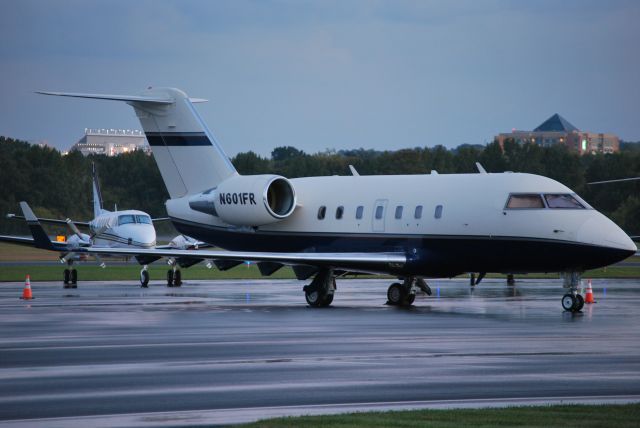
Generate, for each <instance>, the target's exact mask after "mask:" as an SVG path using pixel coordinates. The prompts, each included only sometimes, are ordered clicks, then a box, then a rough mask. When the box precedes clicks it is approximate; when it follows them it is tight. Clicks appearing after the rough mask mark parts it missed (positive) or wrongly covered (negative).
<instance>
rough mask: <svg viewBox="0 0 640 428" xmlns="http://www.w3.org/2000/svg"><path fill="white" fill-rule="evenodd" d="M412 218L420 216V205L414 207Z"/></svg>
mask: <svg viewBox="0 0 640 428" xmlns="http://www.w3.org/2000/svg"><path fill="white" fill-rule="evenodd" d="M413 218H415V219H416V220H417V219H421V218H422V205H418V206H417V207H416V210H415V211H414V213H413Z"/></svg>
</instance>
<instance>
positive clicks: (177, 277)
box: [173, 270, 182, 287]
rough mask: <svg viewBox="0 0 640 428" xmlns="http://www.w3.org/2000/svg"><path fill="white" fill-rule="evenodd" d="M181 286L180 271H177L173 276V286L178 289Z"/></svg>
mask: <svg viewBox="0 0 640 428" xmlns="http://www.w3.org/2000/svg"><path fill="white" fill-rule="evenodd" d="M181 285H182V271H180V270H177V271H176V273H175V274H173V286H174V287H180V286H181Z"/></svg>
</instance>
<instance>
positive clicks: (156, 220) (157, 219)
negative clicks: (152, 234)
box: [151, 217, 171, 223]
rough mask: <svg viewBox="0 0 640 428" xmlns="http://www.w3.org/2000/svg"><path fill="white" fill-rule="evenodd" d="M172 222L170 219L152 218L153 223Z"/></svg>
mask: <svg viewBox="0 0 640 428" xmlns="http://www.w3.org/2000/svg"><path fill="white" fill-rule="evenodd" d="M168 220H171V219H170V218H169V217H159V218H152V219H151V221H152V222H154V223H155V222H158V221H168Z"/></svg>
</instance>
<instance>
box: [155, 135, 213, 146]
mask: <svg viewBox="0 0 640 428" xmlns="http://www.w3.org/2000/svg"><path fill="white" fill-rule="evenodd" d="M145 135H146V136H147V141H148V142H149V145H150V146H167V147H169V146H170V147H188V146H211V145H212V144H211V141H210V140H209V137H207V136H206V135H205V134H204V133H203V132H175V133H169V132H145Z"/></svg>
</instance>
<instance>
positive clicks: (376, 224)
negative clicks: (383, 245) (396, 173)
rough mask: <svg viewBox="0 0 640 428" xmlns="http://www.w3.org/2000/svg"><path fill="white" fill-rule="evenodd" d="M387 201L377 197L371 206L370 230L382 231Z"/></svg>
mask: <svg viewBox="0 0 640 428" xmlns="http://www.w3.org/2000/svg"><path fill="white" fill-rule="evenodd" d="M387 202H388V200H387V199H378V200H377V201H376V203H375V204H374V206H373V213H372V214H373V216H372V217H373V223H372V230H373V231H374V232H384V218H385V217H386V215H387Z"/></svg>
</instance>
